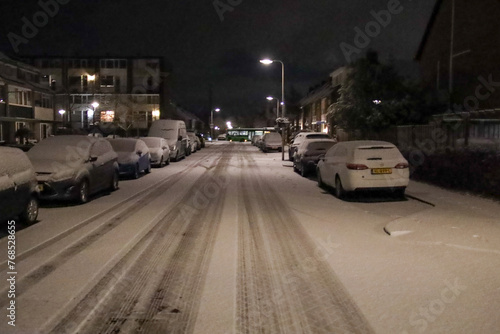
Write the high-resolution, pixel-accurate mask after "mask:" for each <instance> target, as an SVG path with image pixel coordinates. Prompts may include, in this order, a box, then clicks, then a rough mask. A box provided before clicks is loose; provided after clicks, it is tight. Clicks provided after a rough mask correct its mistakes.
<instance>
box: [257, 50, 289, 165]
mask: <svg viewBox="0 0 500 334" xmlns="http://www.w3.org/2000/svg"><path fill="white" fill-rule="evenodd" d="M260 62H261V63H262V64H264V65H271V64H272V63H281V117H282V118H283V121H284V118H285V114H286V113H285V109H286V106H285V105H286V103H285V64H284V63H283V62H282V61H281V60H278V59H261V60H260ZM281 160H285V127H284V126H282V128H281Z"/></svg>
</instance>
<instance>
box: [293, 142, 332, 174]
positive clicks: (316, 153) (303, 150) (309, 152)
mask: <svg viewBox="0 0 500 334" xmlns="http://www.w3.org/2000/svg"><path fill="white" fill-rule="evenodd" d="M336 143H337V141H336V140H333V139H305V140H304V141H302V143H301V144H300V145H299V146H298V148H297V150H296V151H295V153H294V156H293V170H294V171H296V172H298V173H300V174H301V175H302V176H306V175H307V174H308V173H309V172H310V171H316V165H317V164H318V161H319V157H320V156H322V155H324V154H325V153H326V151H328V150H329V149H330V148H331V147H332V146H333V145H335V144H336Z"/></svg>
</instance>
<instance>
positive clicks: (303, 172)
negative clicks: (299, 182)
mask: <svg viewBox="0 0 500 334" xmlns="http://www.w3.org/2000/svg"><path fill="white" fill-rule="evenodd" d="M300 166H301V168H300V175H302V177H306V176H307V174H308V173H307V168H306V166H304V164H303V163H301V164H300Z"/></svg>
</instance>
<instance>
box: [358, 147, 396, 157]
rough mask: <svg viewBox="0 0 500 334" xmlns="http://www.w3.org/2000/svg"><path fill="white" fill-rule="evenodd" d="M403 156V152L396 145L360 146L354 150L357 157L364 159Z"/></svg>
mask: <svg viewBox="0 0 500 334" xmlns="http://www.w3.org/2000/svg"><path fill="white" fill-rule="evenodd" d="M401 156H402V155H401V153H400V152H399V150H398V149H397V147H395V146H372V147H358V148H357V149H356V150H355V151H354V157H355V159H362V160H387V159H399V158H401Z"/></svg>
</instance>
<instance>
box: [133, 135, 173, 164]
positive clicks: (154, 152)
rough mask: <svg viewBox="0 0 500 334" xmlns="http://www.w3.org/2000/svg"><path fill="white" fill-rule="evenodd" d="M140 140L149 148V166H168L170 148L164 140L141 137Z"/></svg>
mask: <svg viewBox="0 0 500 334" xmlns="http://www.w3.org/2000/svg"><path fill="white" fill-rule="evenodd" d="M140 139H141V140H142V141H143V142H145V143H146V145H147V146H148V148H149V155H150V159H151V165H153V166H157V167H163V166H165V165H168V164H170V148H169V147H168V141H167V140H166V139H164V138H160V137H141V138H140Z"/></svg>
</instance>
